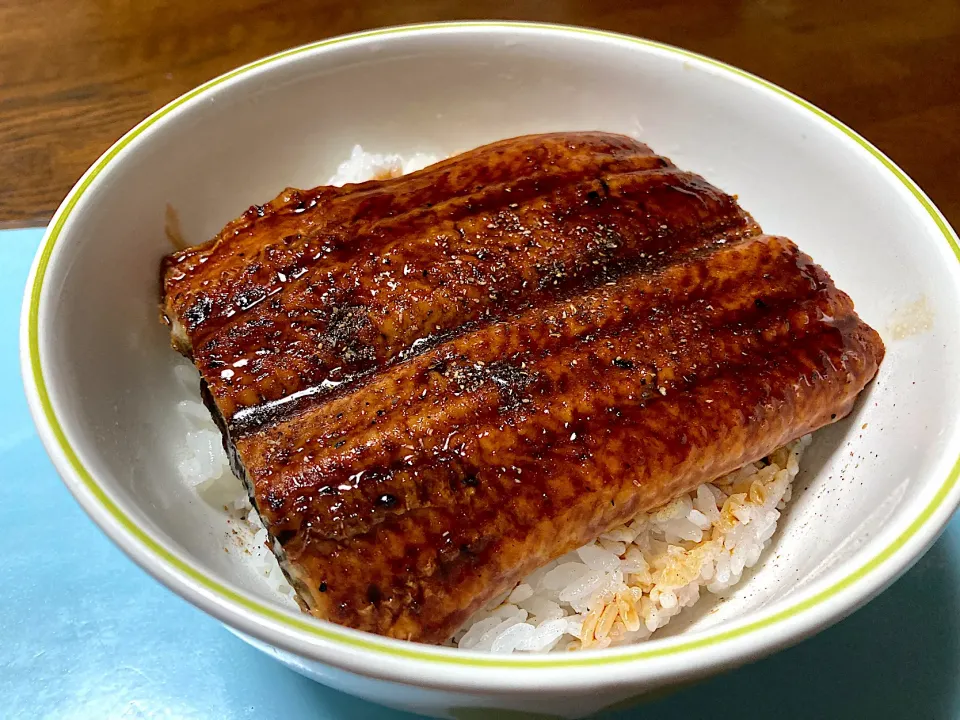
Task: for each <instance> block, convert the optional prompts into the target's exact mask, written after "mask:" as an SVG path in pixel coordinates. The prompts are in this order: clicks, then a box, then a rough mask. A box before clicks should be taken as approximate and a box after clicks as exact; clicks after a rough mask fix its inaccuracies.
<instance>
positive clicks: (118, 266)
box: [39, 28, 960, 633]
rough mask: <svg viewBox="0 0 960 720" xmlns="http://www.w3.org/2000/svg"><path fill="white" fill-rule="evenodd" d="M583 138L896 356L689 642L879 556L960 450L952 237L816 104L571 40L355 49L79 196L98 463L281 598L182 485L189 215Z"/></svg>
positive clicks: (177, 120)
mask: <svg viewBox="0 0 960 720" xmlns="http://www.w3.org/2000/svg"><path fill="white" fill-rule="evenodd" d="M571 129H600V130H608V131H614V132H622V133H628V134H633V135H636V136H638V137H639V138H641V139H642V140H644V141H645V142H647V143H648V144H650V145H651V146H652V147H653V148H654V149H655V150H656V151H658V152H659V153H661V154H664V155H667V156H669V157H671V158H672V159H673V160H674V161H675V162H676V163H677V164H678V165H680V166H681V167H683V168H685V169H689V170H693V171H695V172H698V173H700V174H702V175H703V176H705V177H706V178H707V179H708V180H710V181H711V182H713V183H714V184H716V185H718V186H719V187H721V188H723V189H725V190H727V191H729V192H731V193H736V194H737V195H739V198H740V201H741V203H742V205H743V206H744V207H745V208H746V209H747V210H749V211H750V212H751V213H753V214H754V216H755V217H756V219H757V220H758V221H759V222H760V223H761V225H762V226H763V227H764V229H765V230H766V231H767V232H770V233H776V234H783V235H787V236H789V237H790V238H792V239H793V240H795V241H796V242H797V243H798V244H799V245H800V246H801V247H802V248H803V249H804V250H805V251H806V252H808V253H809V254H811V255H812V256H813V257H814V258H815V259H816V260H817V261H818V262H819V263H821V264H822V265H823V266H824V267H825V268H826V269H827V270H828V271H829V272H830V273H831V274H832V275H833V277H834V279H835V280H836V282H837V284H838V285H839V286H840V287H841V288H842V289H844V290H846V291H847V292H848V293H849V294H850V295H851V296H852V297H853V298H854V300H855V302H856V305H857V309H858V311H859V312H860V314H861V315H862V316H863V317H864V319H865V320H867V321H868V322H869V323H871V324H872V325H873V326H874V327H876V328H877V329H878V330H879V331H880V332H881V334H882V335H883V337H884V340H885V341H886V343H887V353H888V354H887V358H886V360H885V361H884V364H883V367H882V369H881V371H880V376H879V379H878V381H877V382H876V383H875V384H874V385H873V386H871V387H870V388H869V389H868V390H867V391H866V392H865V393H864V395H863V397H862V398H861V400H860V402H859V404H858V406H857V408H856V410H855V411H854V413H853V415H852V416H851V417H850V418H848V419H847V420H845V421H843V422H840V423H838V424H837V425H835V426H833V427H831V428H828V429H825V430H823V431H821V432H820V433H818V434H817V436H816V439H815V442H814V444H813V446H812V447H811V449H810V451H809V453H808V455H807V457H806V462H805V469H804V470H803V473H802V475H801V477H800V478H799V480H798V482H797V487H796V492H795V497H794V500H793V502H792V503H791V505H790V506H789V509H788V511H787V513H786V517H785V518H784V520H783V522H782V525H781V528H780V530H779V531H778V534H777V536H776V539H775V547H774V548H772V549H771V550H770V551H769V552H768V553H767V554H766V556H765V557H766V560H765V561H761V563H760V565H759V566H758V567H757V568H756V569H755V571H754V572H752V574H750V575H748V576H747V577H746V579H745V581H744V582H743V583H742V584H741V585H740V586H739V589H737V590H736V591H735V592H734V593H733V595H732V597H730V598H729V599H727V600H726V601H725V602H722V603H717V602H716V601H715V600H714V599H713V598H708V599H705V600H704V601H703V602H702V603H701V604H700V605H698V607H697V609H696V612H695V613H694V614H693V615H690V616H689V617H687V618H686V620H683V621H682V622H676V623H674V624H673V625H671V626H670V628H669V631H670V632H672V633H676V632H684V631H690V629H691V628H705V627H709V626H711V625H715V624H717V623H720V622H724V621H727V620H729V619H730V618H734V617H742V616H744V615H746V614H748V613H751V612H753V611H756V610H757V609H758V608H761V607H763V606H764V605H767V604H769V603H771V602H773V601H775V600H780V599H783V598H786V597H788V596H791V595H792V594H794V593H797V592H800V591H801V589H802V588H803V587H804V585H805V584H807V583H810V582H813V581H816V580H817V579H818V578H821V576H823V575H824V574H825V573H828V572H831V571H833V570H835V569H836V568H837V567H839V566H841V565H843V567H844V568H846V567H848V566H849V567H853V566H854V565H855V562H854V560H855V559H854V557H853V556H855V555H857V554H858V553H863V555H862V556H861V557H866V554H867V553H869V552H870V551H871V549H873V551H874V552H875V549H876V547H877V543H879V542H881V541H882V540H883V539H884V538H887V537H888V536H890V535H891V534H893V533H895V532H899V531H900V530H902V529H903V528H904V527H906V525H908V524H909V523H910V522H911V521H912V520H913V519H914V518H915V517H916V516H917V514H918V512H919V508H920V507H921V506H923V505H925V504H926V503H927V502H928V501H929V500H930V498H931V497H932V495H933V493H934V492H935V491H936V489H937V488H938V487H939V486H940V484H942V482H943V480H944V477H945V475H946V473H947V468H948V466H949V465H952V462H953V459H954V456H955V454H956V446H957V422H956V418H957V413H956V410H955V408H956V405H957V400H958V391H960V373H958V372H957V370H958V367H957V364H958V358H960V333H958V332H957V329H958V325H960V317H958V312H960V293H958V286H960V285H958V272H957V266H958V263H957V258H956V257H955V256H954V255H953V252H952V250H951V249H950V247H949V246H948V244H947V243H946V242H945V240H944V237H943V233H942V231H941V230H939V229H938V228H937V227H936V224H935V222H934V221H933V219H932V218H931V217H930V215H929V214H928V213H927V212H926V211H924V209H923V208H922V206H921V205H920V203H919V202H918V201H917V200H916V198H915V197H914V196H913V195H912V194H911V192H910V190H909V189H908V188H907V186H905V185H904V184H903V183H901V182H899V181H898V180H896V179H895V177H894V175H893V174H892V173H891V172H890V171H888V170H886V169H885V168H883V167H882V165H881V163H880V162H879V161H878V160H877V159H876V158H874V157H873V156H871V155H870V154H869V153H868V152H867V151H865V150H864V149H863V148H862V147H860V146H859V145H858V144H857V143H856V142H855V141H854V140H852V139H851V138H850V137H849V136H847V135H845V134H844V133H843V132H842V131H840V130H838V129H837V128H835V127H833V126H831V125H830V124H829V123H828V122H826V121H824V120H823V119H821V118H819V117H817V115H816V114H814V113H813V112H811V111H810V110H808V109H806V108H804V107H802V106H801V105H800V104H799V103H798V102H796V101H795V100H792V99H789V98H787V97H784V96H783V95H780V94H777V93H776V92H771V91H770V90H768V89H765V88H764V87H763V86H762V85H761V84H759V83H758V82H757V81H755V80H752V79H748V78H745V77H743V76H741V75H738V74H736V73H733V72H730V71H727V70H723V69H720V68H718V67H716V66H714V65H710V64H708V63H704V62H701V61H699V60H696V59H694V58H691V57H687V56H685V55H683V54H681V53H677V52H673V51H669V50H665V49H663V48H658V47H655V46H652V45H645V44H640V43H636V42H632V41H629V40H616V39H611V38H609V37H598V36H592V35H589V34H578V33H572V32H562V31H556V30H553V31H549V30H545V29H534V28H529V29H518V28H512V29H511V28H500V29H494V28H460V29H453V30H448V31H442V32H441V31H434V32H427V31H420V32H413V31H410V32H405V33H399V34H388V35H382V36H379V37H373V38H367V39H361V40H352V41H346V42H339V43H332V44H329V45H326V46H323V47H317V48H313V49H311V50H307V51H303V52H300V53H296V54H293V55H290V56H288V57H286V58H285V59H282V60H277V61H274V62H272V63H269V64H267V65H263V66H261V67H259V68H258V69H256V70H252V71H249V72H246V73H242V74H240V75H238V76H236V77H234V78H232V79H231V80H228V81H224V82H221V83H219V84H218V85H217V86H216V87H215V88H214V89H213V90H211V91H209V92H206V93H204V94H202V95H200V96H198V97H196V98H194V99H193V100H191V101H188V102H186V103H184V104H182V105H180V106H179V107H178V108H177V109H175V110H174V111H172V112H169V113H168V114H166V115H165V117H164V118H163V119H162V120H160V121H157V122H153V123H152V124H150V125H149V127H147V128H146V129H144V130H143V131H142V132H141V133H140V134H139V135H138V137H137V138H136V139H135V140H133V141H132V142H131V143H129V144H128V145H127V146H126V147H125V148H124V149H123V150H122V151H121V152H120V153H119V154H118V155H117V156H116V157H115V158H114V159H113V161H112V162H111V163H110V164H109V165H108V166H107V167H106V169H105V170H104V171H103V172H101V173H100V174H99V176H98V177H97V178H96V179H95V181H94V182H92V183H91V184H90V185H89V187H87V188H86V190H85V191H84V192H83V194H82V195H81V196H80V198H79V201H78V203H77V204H76V207H75V208H74V209H73V210H72V212H71V214H70V216H69V218H68V220H67V223H66V225H65V227H64V230H63V232H62V234H61V236H60V238H59V240H58V246H57V249H56V252H55V254H54V256H53V258H52V261H51V263H50V265H49V268H48V271H47V274H46V278H45V283H44V290H43V295H42V305H41V308H40V334H39V342H40V349H41V356H42V358H43V370H44V373H45V377H46V381H47V383H48V386H49V388H50V393H51V397H52V401H53V405H54V408H55V411H56V413H57V415H58V416H59V418H60V422H61V424H62V425H63V427H64V428H65V431H66V435H67V437H68V439H69V441H70V443H71V445H72V446H73V447H74V449H75V450H76V452H77V454H78V456H79V457H80V459H81V461H82V462H83V463H84V464H85V465H86V467H87V468H88V469H89V470H90V472H91V474H92V475H93V476H94V477H95V478H97V480H98V482H99V483H101V484H102V486H103V487H104V488H105V489H106V490H107V492H108V493H109V494H111V496H113V497H114V498H115V499H116V500H117V502H118V504H120V505H121V507H123V508H124V509H125V511H126V512H128V514H129V515H130V516H131V518H132V519H133V520H134V521H135V522H136V523H137V524H139V525H141V526H142V527H144V528H146V529H147V530H148V531H150V532H151V533H153V534H155V535H156V536H157V537H159V538H161V539H162V540H163V541H164V542H165V543H166V544H168V545H169V546H170V547H172V548H174V549H175V550H176V551H177V552H178V553H180V554H182V555H183V556H185V557H186V558H189V561H190V562H191V564H193V565H194V566H196V567H197V568H198V569H200V570H201V571H202V572H203V573H205V574H208V575H211V576H213V577H215V578H217V579H219V580H220V581H223V582H227V583H232V584H234V585H237V586H240V587H242V588H246V589H247V590H249V591H250V592H252V593H256V594H259V595H261V596H262V597H263V598H265V599H267V600H271V601H274V600H277V598H276V596H275V595H274V594H273V593H272V591H271V590H270V588H269V587H268V586H267V585H266V584H265V583H264V582H262V580H261V579H260V578H259V577H258V576H257V574H256V573H255V572H254V571H253V570H252V569H251V567H250V564H249V563H247V562H245V559H244V555H243V553H242V552H238V551H237V550H236V545H235V543H231V541H230V537H229V533H230V530H231V527H230V526H229V525H228V524H227V515H226V514H225V513H224V512H223V508H222V507H218V506H217V505H216V503H215V502H210V501H208V500H204V499H202V498H200V497H198V496H197V494H196V493H195V492H194V491H193V490H192V489H190V488H188V487H186V486H185V485H184V484H183V483H182V482H181V481H180V480H179V477H180V476H179V473H178V472H177V469H176V448H177V447H178V445H180V444H182V442H183V434H184V432H185V420H184V419H183V418H181V417H180V416H179V415H178V413H177V409H176V401H177V399H178V392H179V391H178V389H177V380H176V378H175V376H174V374H173V372H172V367H173V364H174V362H175V360H176V357H175V354H174V353H173V351H172V350H170V348H169V343H168V336H167V332H166V330H165V328H164V327H162V326H161V325H160V323H159V318H158V310H157V303H158V298H157V292H158V283H157V275H158V263H159V261H160V259H161V257H162V256H163V255H165V254H166V253H168V252H170V251H171V249H172V248H171V246H170V244H169V242H168V240H167V239H166V237H165V234H164V224H165V217H166V212H167V206H168V205H169V206H171V207H172V208H174V210H175V211H176V214H177V216H178V217H179V223H180V227H181V229H182V233H183V236H184V238H185V239H186V240H187V241H188V242H189V243H198V242H201V241H204V240H206V239H208V238H210V237H211V236H213V235H214V234H215V233H216V232H217V231H218V230H219V229H220V227H221V226H222V225H223V224H224V223H225V222H226V221H228V220H230V219H232V218H233V217H235V216H236V215H238V214H239V213H241V212H242V211H244V210H245V209H246V208H247V207H248V206H250V205H251V204H253V203H262V202H264V201H266V200H268V199H270V198H272V197H273V196H274V195H276V194H277V193H278V192H279V191H280V190H281V189H282V188H284V187H286V186H296V187H310V186H312V185H316V184H319V183H321V182H323V181H324V180H325V179H326V178H328V177H329V176H330V175H331V174H332V173H333V171H334V170H335V169H336V166H337V164H338V163H339V162H341V161H342V160H344V159H345V158H346V157H347V156H348V155H349V153H350V150H351V147H352V146H353V145H354V144H356V143H360V144H362V145H363V147H364V148H365V149H366V150H370V151H376V152H395V153H401V154H412V153H414V152H417V151H420V152H429V153H435V154H438V155H449V154H452V153H456V152H458V151H461V150H466V149H469V148H471V147H474V146H476V145H479V144H481V143H484V142H487V141H492V140H496V139H500V138H505V137H510V136H514V135H519V134H523V133H530V132H540V131H549V130H571ZM878 537H879V539H878ZM225 549H226V550H227V552H225ZM277 601H278V600H277ZM278 602H279V601H278ZM294 612H295V611H294Z"/></svg>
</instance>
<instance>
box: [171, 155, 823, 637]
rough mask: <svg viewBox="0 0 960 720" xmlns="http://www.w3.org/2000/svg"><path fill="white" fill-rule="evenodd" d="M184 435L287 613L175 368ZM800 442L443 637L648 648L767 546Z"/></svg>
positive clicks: (360, 163)
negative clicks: (181, 394)
mask: <svg viewBox="0 0 960 720" xmlns="http://www.w3.org/2000/svg"><path fill="white" fill-rule="evenodd" d="M436 160H437V158H436V157H434V156H430V155H425V154H417V155H414V156H412V157H410V158H408V159H406V160H404V159H403V158H402V157H400V156H399V155H375V154H370V153H365V152H364V151H363V149H362V148H361V147H360V146H359V145H358V146H356V147H354V148H353V152H352V153H351V155H350V158H349V159H348V160H346V161H345V162H343V163H342V164H341V165H340V167H339V168H338V169H337V172H336V174H335V175H334V176H333V177H332V178H331V179H330V181H329V184H334V185H340V184H344V183H348V182H362V181H364V180H367V179H369V178H371V177H375V176H376V177H386V176H390V177H395V176H398V175H401V174H403V173H408V172H413V171H414V170H417V169H420V168H422V167H425V166H427V165H429V164H432V163H434V162H436ZM174 371H175V373H176V374H177V377H178V379H180V381H181V382H182V384H183V386H184V388H185V393H184V398H183V399H181V400H180V401H179V402H178V404H177V410H178V412H179V414H180V415H181V417H184V418H185V419H186V420H187V422H188V423H189V425H190V428H189V430H188V432H187V434H186V440H185V443H184V446H183V447H182V448H181V449H180V451H179V455H178V458H177V467H178V470H179V472H180V474H181V475H182V477H183V480H184V482H185V483H186V484H187V485H188V486H189V487H193V488H195V489H196V490H197V491H198V492H199V493H201V494H202V495H204V496H205V497H206V498H207V499H208V500H209V498H210V496H215V497H217V498H218V500H220V501H221V502H219V503H218V504H222V505H223V507H224V509H225V510H226V511H227V512H228V513H230V514H231V516H232V517H233V519H234V520H235V521H236V522H235V525H236V530H235V532H234V537H235V540H236V541H237V542H239V543H240V544H241V545H242V546H243V550H244V553H245V555H247V556H249V558H250V562H251V563H252V564H253V566H254V569H255V570H256V571H257V573H258V574H260V575H262V576H263V578H264V580H265V581H266V583H267V584H268V585H269V586H270V587H271V588H272V589H273V590H274V591H275V592H276V593H278V594H279V595H280V597H281V599H282V601H283V602H284V603H285V604H293V603H294V600H293V597H294V592H293V589H292V588H291V587H290V585H289V584H288V583H287V581H286V578H285V577H284V575H283V572H282V571H281V570H280V567H279V565H278V563H277V560H276V558H275V557H274V555H273V553H272V552H271V551H270V549H269V542H268V536H267V531H266V530H265V529H264V527H263V524H262V523H261V521H260V517H259V515H258V513H257V511H256V510H255V509H254V508H252V507H251V505H250V502H249V499H248V497H247V494H246V490H245V489H244V487H243V484H242V483H241V481H240V480H238V479H237V478H236V477H234V475H233V474H232V473H231V472H230V467H229V462H228V460H227V456H226V454H225V453H224V451H223V447H222V445H221V442H220V432H219V430H218V429H217V427H216V425H214V423H213V420H212V419H211V417H210V414H209V412H208V411H207V409H206V407H205V406H204V405H203V403H202V402H201V401H200V399H199V396H198V395H199V393H198V389H199V379H198V376H197V372H196V370H195V369H194V368H193V366H192V365H191V364H190V363H188V362H186V361H184V362H182V363H178V364H177V365H176V366H175V368H174ZM809 442H810V436H807V437H804V438H802V439H800V440H797V441H795V442H793V443H790V444H789V445H787V446H785V447H782V448H780V449H778V450H777V451H776V452H774V453H773V454H772V455H771V456H770V457H768V458H765V459H764V460H762V461H760V462H757V463H751V464H749V465H747V466H745V467H743V468H741V469H739V470H737V471H735V472H732V473H730V474H729V475H726V476H724V477H722V478H720V479H719V480H715V481H714V482H712V483H705V484H703V485H701V486H700V487H698V488H697V489H696V491H695V492H692V493H688V494H686V495H683V496H681V497H679V498H677V499H676V500H674V501H673V502H672V503H670V504H669V505H666V506H664V507H661V508H659V509H657V510H653V511H651V512H649V513H643V514H641V515H639V516H637V517H636V518H634V519H633V520H631V521H630V522H628V523H626V524H624V525H621V526H619V527H617V528H614V529H613V530H611V531H610V532H608V533H606V534H604V535H602V536H601V537H600V538H598V539H597V541H595V542H593V543H591V544H589V545H585V546H584V547H582V548H579V549H578V550H576V551H574V552H571V553H568V554H567V555H564V556H563V557H561V558H559V559H558V560H554V561H553V562H551V563H549V564H548V565H545V566H544V567H542V568H540V569H539V570H536V571H535V572H533V573H532V574H531V575H530V576H529V577H527V578H525V579H524V581H523V582H521V583H519V584H518V585H517V586H516V587H514V588H512V589H511V590H510V591H509V592H508V593H505V594H503V595H501V596H500V597H498V598H494V599H493V601H491V602H490V603H488V604H487V606H486V607H485V608H484V609H483V610H482V611H480V612H478V613H476V614H474V616H473V617H471V618H470V620H468V621H467V622H466V623H465V624H464V626H463V627H462V628H461V629H460V631H459V632H457V633H456V634H455V635H454V637H453V638H452V639H451V644H453V645H456V646H457V647H460V648H463V649H469V650H483V651H489V652H494V653H511V652H549V651H562V650H581V649H601V648H605V647H610V646H613V645H622V644H626V643H632V642H638V641H641V640H645V639H646V638H649V637H650V636H651V635H652V634H653V633H654V632H656V631H657V630H658V629H659V628H662V627H663V626H664V625H666V624H667V623H668V622H669V621H670V619H671V618H673V617H674V616H676V615H677V614H678V613H680V612H681V611H682V610H683V609H684V608H688V607H690V606H692V605H693V604H694V603H696V602H697V600H698V599H699V598H700V593H701V590H703V589H706V590H707V591H708V592H710V593H714V594H720V593H724V592H726V591H728V590H729V589H730V588H732V587H733V586H734V585H735V584H736V583H737V582H739V581H740V579H741V577H742V575H743V572H744V570H745V569H747V568H751V567H753V566H754V565H755V564H756V563H757V562H758V560H759V559H760V557H761V554H762V553H763V551H764V549H765V548H766V547H767V546H768V545H769V544H770V541H771V538H772V537H773V534H774V531H775V530H776V528H777V521H778V520H779V518H780V511H781V510H782V509H783V508H784V506H785V504H786V503H787V502H788V501H789V500H790V495H791V483H792V482H793V480H794V478H795V477H796V476H797V473H798V472H799V468H800V465H799V464H800V457H801V455H802V453H803V450H804V448H805V447H806V446H807V445H808V444H809Z"/></svg>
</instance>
